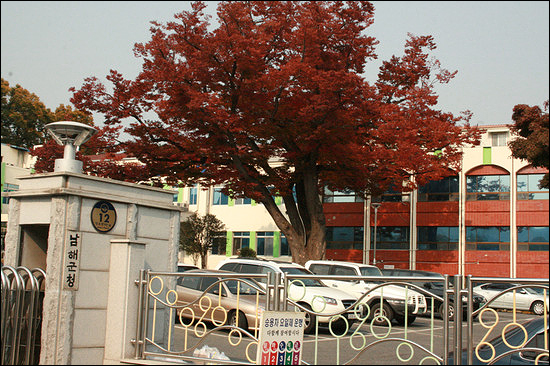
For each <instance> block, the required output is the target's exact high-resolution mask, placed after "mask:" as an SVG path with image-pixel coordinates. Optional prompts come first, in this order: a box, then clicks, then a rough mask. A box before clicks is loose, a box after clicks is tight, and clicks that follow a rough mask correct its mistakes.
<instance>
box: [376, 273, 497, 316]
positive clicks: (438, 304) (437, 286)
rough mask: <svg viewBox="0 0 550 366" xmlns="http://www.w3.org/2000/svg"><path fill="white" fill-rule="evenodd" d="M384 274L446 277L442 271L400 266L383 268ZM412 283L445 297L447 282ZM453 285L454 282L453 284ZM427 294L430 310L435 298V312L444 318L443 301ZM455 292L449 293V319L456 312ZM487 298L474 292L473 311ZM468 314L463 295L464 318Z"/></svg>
mask: <svg viewBox="0 0 550 366" xmlns="http://www.w3.org/2000/svg"><path fill="white" fill-rule="evenodd" d="M381 271H382V274H383V275H384V276H399V277H434V278H437V279H439V280H443V279H444V277H443V275H442V274H441V273H437V272H430V271H420V270H412V269H400V268H392V269H387V268H385V269H382V270H381ZM411 283H412V284H415V285H417V286H419V287H423V288H424V289H426V290H427V291H429V292H431V293H432V294H434V295H437V296H439V297H441V298H443V292H444V290H445V284H444V283H443V282H440V281H426V282H414V281H411ZM451 287H452V284H451ZM424 295H425V296H426V303H427V304H428V310H430V311H431V308H432V298H433V308H434V310H435V314H436V315H437V316H439V317H440V318H441V319H443V313H444V312H445V307H444V306H443V301H441V300H439V299H438V298H437V297H435V296H430V295H428V294H424ZM454 297H455V296H454V293H451V294H449V319H454V312H455V305H454ZM486 302H487V300H486V299H485V297H483V296H482V295H480V294H478V293H476V292H474V293H473V302H472V311H476V310H477V309H479V308H480V307H481V306H483V304H485V303H486ZM467 315H468V297H467V296H462V319H464V320H466V316H467Z"/></svg>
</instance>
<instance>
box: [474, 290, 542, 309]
mask: <svg viewBox="0 0 550 366" xmlns="http://www.w3.org/2000/svg"><path fill="white" fill-rule="evenodd" d="M515 286H519V284H513V283H484V284H481V285H478V286H476V287H474V289H473V290H474V292H476V293H478V294H480V295H482V296H484V297H485V298H486V299H487V301H488V302H489V301H491V299H492V298H493V297H495V296H497V295H498V294H500V293H501V292H503V291H505V290H508V289H510V288H512V287H515ZM515 293H516V294H515V309H516V310H526V311H532V312H533V313H535V314H536V315H542V314H544V307H545V306H546V311H547V312H548V304H549V303H550V301H549V297H548V289H547V290H546V298H544V296H543V294H542V293H539V292H538V291H536V290H535V289H532V288H521V289H518V290H516V291H515ZM489 307H491V308H497V309H510V310H512V309H514V291H510V292H506V293H504V294H502V295H501V296H499V297H498V298H496V299H495V300H494V301H493V302H491V303H490V304H489Z"/></svg>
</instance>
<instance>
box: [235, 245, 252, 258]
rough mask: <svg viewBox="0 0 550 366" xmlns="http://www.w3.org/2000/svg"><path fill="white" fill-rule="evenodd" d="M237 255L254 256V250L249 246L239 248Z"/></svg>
mask: <svg viewBox="0 0 550 366" xmlns="http://www.w3.org/2000/svg"><path fill="white" fill-rule="evenodd" d="M239 256H241V257H243V258H256V251H255V250H254V249H252V248H250V247H245V248H241V250H240V251H239Z"/></svg>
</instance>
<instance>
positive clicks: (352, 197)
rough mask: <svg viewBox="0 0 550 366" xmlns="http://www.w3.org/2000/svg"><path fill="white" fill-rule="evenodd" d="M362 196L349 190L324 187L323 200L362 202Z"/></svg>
mask: <svg viewBox="0 0 550 366" xmlns="http://www.w3.org/2000/svg"><path fill="white" fill-rule="evenodd" d="M363 201H364V200H363V198H362V197H360V196H358V195H356V194H355V193H354V192H352V191H350V190H345V191H331V190H330V189H328V188H327V187H325V192H324V194H323V202H327V203H330V202H363Z"/></svg>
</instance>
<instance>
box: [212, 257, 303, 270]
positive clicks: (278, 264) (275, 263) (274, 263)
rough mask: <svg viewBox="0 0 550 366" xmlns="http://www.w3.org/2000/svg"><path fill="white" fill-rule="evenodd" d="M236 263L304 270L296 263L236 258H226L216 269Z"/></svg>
mask: <svg viewBox="0 0 550 366" xmlns="http://www.w3.org/2000/svg"><path fill="white" fill-rule="evenodd" d="M231 262H238V263H251V264H260V265H270V266H272V267H275V268H280V267H296V268H305V267H303V266H301V265H299V264H298V263H294V262H287V261H278V260H272V259H266V258H261V257H257V258H247V257H236V258H227V259H226V260H224V261H223V262H221V263H220V264H219V266H218V267H220V266H222V265H223V264H225V263H231Z"/></svg>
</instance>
